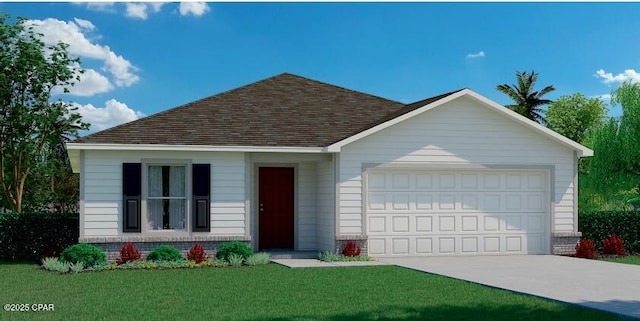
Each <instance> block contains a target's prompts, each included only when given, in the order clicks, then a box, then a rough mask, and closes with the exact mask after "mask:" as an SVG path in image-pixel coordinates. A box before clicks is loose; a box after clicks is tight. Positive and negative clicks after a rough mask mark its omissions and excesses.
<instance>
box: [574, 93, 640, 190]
mask: <svg viewBox="0 0 640 321" xmlns="http://www.w3.org/2000/svg"><path fill="white" fill-rule="evenodd" d="M611 103H612V104H617V103H619V104H620V105H622V117H621V118H620V119H615V118H613V117H612V118H610V119H609V120H608V121H607V122H606V123H605V124H604V125H603V126H601V127H599V128H597V129H595V130H594V131H593V136H592V137H590V140H591V142H592V144H593V149H594V151H595V153H594V156H593V157H591V159H590V160H589V163H588V168H587V169H588V175H589V179H588V183H589V187H590V188H593V190H594V191H596V192H597V193H599V194H600V195H601V196H604V197H605V198H612V197H616V196H620V195H622V196H624V198H627V199H628V198H633V197H634V195H635V196H636V197H637V196H638V194H639V193H640V84H633V83H628V82H627V83H623V84H621V85H620V86H619V87H618V88H617V89H616V90H614V91H613V92H612V95H611ZM621 201H626V200H621Z"/></svg>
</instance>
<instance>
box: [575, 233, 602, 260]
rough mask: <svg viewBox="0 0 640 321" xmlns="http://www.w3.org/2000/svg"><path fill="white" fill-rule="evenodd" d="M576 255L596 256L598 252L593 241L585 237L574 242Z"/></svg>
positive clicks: (584, 256)
mask: <svg viewBox="0 0 640 321" xmlns="http://www.w3.org/2000/svg"><path fill="white" fill-rule="evenodd" d="M576 257H581V258H585V259H595V258H597V257H598V252H596V247H595V246H594V245H593V242H591V240H589V239H587V238H583V239H581V240H580V242H579V243H578V244H576Z"/></svg>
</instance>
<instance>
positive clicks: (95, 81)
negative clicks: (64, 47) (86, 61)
mask: <svg viewBox="0 0 640 321" xmlns="http://www.w3.org/2000/svg"><path fill="white" fill-rule="evenodd" d="M112 89H113V85H112V84H111V82H110V81H109V79H108V78H107V77H105V76H104V75H102V74H100V73H99V72H97V71H95V70H94V69H85V70H84V73H83V74H81V75H80V81H78V82H76V83H75V84H74V85H73V87H71V88H69V94H71V95H74V96H84V97H87V96H93V95H96V94H102V93H106V92H109V91H111V90H112ZM53 93H55V94H61V93H63V90H62V87H56V88H54V90H53Z"/></svg>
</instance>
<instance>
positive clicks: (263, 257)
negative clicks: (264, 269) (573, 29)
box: [246, 252, 270, 266]
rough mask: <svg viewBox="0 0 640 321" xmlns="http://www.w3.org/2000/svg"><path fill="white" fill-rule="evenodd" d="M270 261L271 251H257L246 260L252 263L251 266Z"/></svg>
mask: <svg viewBox="0 0 640 321" xmlns="http://www.w3.org/2000/svg"><path fill="white" fill-rule="evenodd" d="M269 261H270V255H269V253H265V252H261V253H256V254H254V255H252V256H250V257H248V258H247V260H246V262H247V265H251V266H253V265H265V264H269Z"/></svg>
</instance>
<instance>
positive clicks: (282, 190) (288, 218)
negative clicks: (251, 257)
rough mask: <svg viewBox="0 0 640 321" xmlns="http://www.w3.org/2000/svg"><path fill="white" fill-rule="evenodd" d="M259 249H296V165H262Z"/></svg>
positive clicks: (259, 203) (259, 204)
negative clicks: (294, 182)
mask: <svg viewBox="0 0 640 321" xmlns="http://www.w3.org/2000/svg"><path fill="white" fill-rule="evenodd" d="M258 171H259V174H258V194H259V196H258V198H259V200H258V212H259V215H260V216H259V218H258V225H259V226H260V228H259V233H260V236H259V238H260V240H259V247H260V249H293V168H290V167H260V168H259V170H258Z"/></svg>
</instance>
